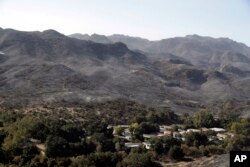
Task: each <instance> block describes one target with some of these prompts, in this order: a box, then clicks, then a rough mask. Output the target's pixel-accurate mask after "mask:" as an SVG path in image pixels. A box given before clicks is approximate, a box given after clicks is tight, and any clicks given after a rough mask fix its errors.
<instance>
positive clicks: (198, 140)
mask: <svg viewBox="0 0 250 167" xmlns="http://www.w3.org/2000/svg"><path fill="white" fill-rule="evenodd" d="M207 142H208V138H207V136H206V135H205V134H204V133H195V132H190V133H187V134H186V135H185V143H186V144H187V145H189V146H196V147H198V146H200V145H206V144H207Z"/></svg>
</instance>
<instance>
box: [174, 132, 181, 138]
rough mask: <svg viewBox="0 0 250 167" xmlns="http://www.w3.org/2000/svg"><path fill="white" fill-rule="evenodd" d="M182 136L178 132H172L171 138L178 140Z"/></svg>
mask: <svg viewBox="0 0 250 167" xmlns="http://www.w3.org/2000/svg"><path fill="white" fill-rule="evenodd" d="M181 137H182V136H181V134H180V132H173V138H176V139H180V138H181Z"/></svg>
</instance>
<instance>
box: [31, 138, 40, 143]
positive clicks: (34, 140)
mask: <svg viewBox="0 0 250 167" xmlns="http://www.w3.org/2000/svg"><path fill="white" fill-rule="evenodd" d="M29 141H30V142H31V143H33V144H40V143H41V140H38V139H34V138H30V139H29Z"/></svg>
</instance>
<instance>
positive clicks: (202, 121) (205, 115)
mask: <svg viewBox="0 0 250 167" xmlns="http://www.w3.org/2000/svg"><path fill="white" fill-rule="evenodd" d="M193 122H194V125H195V127H197V128H200V127H207V128H211V127H213V126H214V123H215V120H214V117H213V115H212V114H211V113H209V112H208V111H207V110H201V111H199V112H196V113H195V114H194V118H193Z"/></svg>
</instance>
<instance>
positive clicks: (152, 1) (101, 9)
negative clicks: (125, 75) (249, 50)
mask: <svg viewBox="0 0 250 167" xmlns="http://www.w3.org/2000/svg"><path fill="white" fill-rule="evenodd" d="M0 27H2V28H14V29H18V30H25V31H34V30H40V31H41V30H45V29H55V30H57V31H59V32H61V33H64V34H71V33H76V32H78V33H89V34H92V33H98V34H104V35H111V34H126V35H131V36H141V37H145V38H149V39H151V40H157V39H162V38H169V37H175V36H185V35H188V34H199V35H203V36H212V37H229V38H232V39H234V40H236V41H239V42H244V43H246V44H247V45H248V46H250V0H0Z"/></svg>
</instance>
